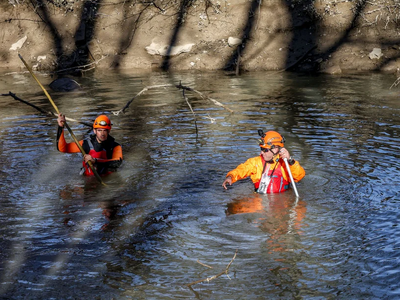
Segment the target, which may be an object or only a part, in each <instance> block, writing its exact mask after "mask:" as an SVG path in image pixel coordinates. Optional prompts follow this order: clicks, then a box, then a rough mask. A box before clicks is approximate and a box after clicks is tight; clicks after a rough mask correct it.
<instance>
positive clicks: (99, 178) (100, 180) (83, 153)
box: [18, 54, 106, 185]
mask: <svg viewBox="0 0 400 300" xmlns="http://www.w3.org/2000/svg"><path fill="white" fill-rule="evenodd" d="M18 56H19V58H20V59H21V60H22V62H23V63H24V65H25V67H26V68H27V69H28V71H29V73H31V75H32V77H33V78H34V79H35V80H36V82H37V83H38V84H39V86H40V87H41V88H42V90H43V92H44V93H45V95H46V96H47V99H49V101H50V103H51V105H53V107H54V109H55V110H56V112H57V114H58V115H59V114H60V112H59V110H58V108H57V105H56V104H55V103H54V101H53V99H51V97H50V95H49V93H48V92H47V91H46V89H45V88H44V87H43V85H42V84H41V83H40V81H39V79H37V77H36V76H35V74H33V72H32V69H31V68H30V67H29V66H28V64H27V63H26V61H25V60H24V59H23V58H22V56H21V54H18ZM64 125H65V127H66V128H67V129H68V132H69V134H70V135H71V136H72V138H73V140H74V141H75V143H76V145H77V146H78V148H79V150H80V151H81V153H82V155H84V156H85V155H86V152H85V150H83V148H82V146H81V144H79V141H78V139H77V138H76V136H75V134H74V133H73V132H72V129H71V128H70V127H69V126H68V124H67V122H65V123H64ZM88 165H89V167H90V169H91V170H92V172H93V174H94V176H96V178H97V180H98V181H99V182H100V183H101V184H103V185H106V184H105V183H104V182H103V180H102V179H101V177H100V175H99V173H97V171H96V169H95V168H94V166H93V164H92V162H91V161H88Z"/></svg>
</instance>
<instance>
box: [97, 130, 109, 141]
mask: <svg viewBox="0 0 400 300" xmlns="http://www.w3.org/2000/svg"><path fill="white" fill-rule="evenodd" d="M93 131H94V134H95V135H96V138H97V141H98V142H100V143H101V142H104V141H106V140H107V138H108V132H109V131H108V129H103V128H97V129H93Z"/></svg>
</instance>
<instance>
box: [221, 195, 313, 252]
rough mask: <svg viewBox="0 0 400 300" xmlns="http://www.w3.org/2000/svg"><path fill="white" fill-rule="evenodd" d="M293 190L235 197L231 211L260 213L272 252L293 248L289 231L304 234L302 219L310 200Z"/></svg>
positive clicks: (229, 210)
mask: <svg viewBox="0 0 400 300" xmlns="http://www.w3.org/2000/svg"><path fill="white" fill-rule="evenodd" d="M289 193H290V191H289V192H286V193H281V194H273V195H259V194H256V193H254V195H252V196H251V197H241V198H237V199H234V201H232V202H230V203H229V204H228V208H227V211H226V213H227V215H228V216H229V215H231V214H242V213H257V219H256V220H255V222H256V223H257V224H258V226H259V228H260V229H261V230H262V231H264V232H266V233H267V234H268V240H267V242H266V245H267V249H268V253H270V254H271V253H272V252H284V251H292V250H293V249H292V247H290V245H287V244H286V242H287V239H286V238H285V237H286V236H287V235H292V234H301V225H302V220H303V219H304V217H305V215H306V212H307V208H306V203H305V202H304V201H302V200H298V199H296V198H295V197H293V195H290V194H289Z"/></svg>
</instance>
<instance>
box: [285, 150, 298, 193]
mask: <svg viewBox="0 0 400 300" xmlns="http://www.w3.org/2000/svg"><path fill="white" fill-rule="evenodd" d="M283 160H284V161H285V164H286V169H287V171H288V173H289V177H290V182H291V183H292V186H293V190H294V193H295V194H296V197H299V193H298V192H297V188H296V184H295V183H294V179H293V176H292V172H291V171H290V166H289V163H288V161H287V158H284V159H283Z"/></svg>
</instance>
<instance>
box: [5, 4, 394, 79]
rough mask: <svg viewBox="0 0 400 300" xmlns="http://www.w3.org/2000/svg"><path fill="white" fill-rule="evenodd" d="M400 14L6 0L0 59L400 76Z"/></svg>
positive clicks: (380, 8)
mask: <svg viewBox="0 0 400 300" xmlns="http://www.w3.org/2000/svg"><path fill="white" fill-rule="evenodd" d="M381 2H382V3H381ZM389 2H390V1H389ZM399 12H400V5H399V4H395V3H394V2H393V3H392V4H388V1H383V0H382V1H378V0H377V1H368V2H366V1H361V0H359V1H351V2H349V1H346V0H343V1H330V0H329V1H328V0H326V1H324V0H321V1H311V0H304V1H294V0H293V1H286V2H285V1H278V0H271V1H263V2H261V1H259V0H253V1H244V0H226V1H221V0H218V1H217V0H212V1H211V0H205V1H204V0H200V1H199V0H197V1H196V0H192V1H191V0H182V1H181V2H177V1H175V0H173V1H154V2H140V3H138V2H136V1H133V0H125V1H121V0H107V1H106V0H103V1H101V0H97V1H95V0H92V1H83V0H52V1H50V0H48V1H46V0H33V1H27V0H18V1H17V0H7V1H5V2H4V1H2V4H0V22H1V31H0V34H1V35H0V36H1V39H0V61H1V67H2V68H3V69H6V70H10V71H19V70H22V69H24V66H23V64H22V63H21V61H20V59H19V58H18V53H20V54H21V55H22V56H23V57H24V59H25V60H26V61H27V62H28V63H29V64H31V65H32V66H34V68H35V69H38V70H43V71H53V70H57V71H58V72H60V73H61V72H64V73H66V72H75V71H79V72H85V71H88V70H90V69H93V68H97V69H108V68H114V69H121V70H123V69H129V70H138V71H141V70H147V71H149V70H154V69H163V70H191V69H195V70H215V69H225V70H230V71H233V72H240V71H255V70H258V71H259V70H275V71H279V70H297V71H310V72H328V73H341V72H345V71H372V70H373V71H386V72H392V73H396V72H398V70H399V69H400V59H399V53H400V52H399V46H398V45H399V37H400V31H399V30H398V29H397V18H398V15H399ZM374 48H376V49H375V50H374Z"/></svg>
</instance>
